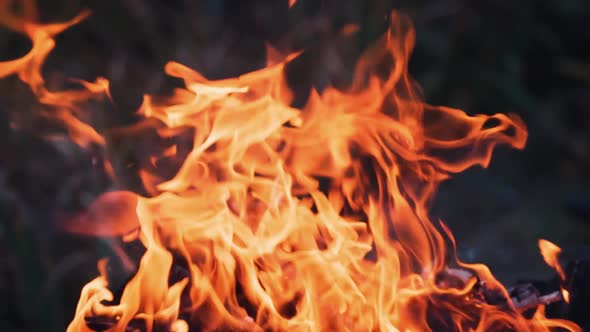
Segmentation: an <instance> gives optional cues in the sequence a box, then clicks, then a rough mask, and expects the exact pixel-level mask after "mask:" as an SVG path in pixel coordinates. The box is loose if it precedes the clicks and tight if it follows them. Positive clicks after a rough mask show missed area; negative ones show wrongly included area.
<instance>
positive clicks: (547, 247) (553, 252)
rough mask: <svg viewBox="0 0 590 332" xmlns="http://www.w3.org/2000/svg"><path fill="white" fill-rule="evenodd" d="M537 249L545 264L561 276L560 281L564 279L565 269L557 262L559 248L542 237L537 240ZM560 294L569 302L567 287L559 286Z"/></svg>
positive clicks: (559, 252)
mask: <svg viewBox="0 0 590 332" xmlns="http://www.w3.org/2000/svg"><path fill="white" fill-rule="evenodd" d="M539 250H540V251H541V255H542V256H543V259H544V260H545V263H547V265H549V266H551V267H552V268H553V269H554V270H555V271H556V272H557V274H558V275H559V278H561V281H566V275H565V271H564V270H563V267H562V266H561V263H560V262H559V255H560V254H561V248H560V247H558V246H557V245H555V244H553V243H552V242H549V241H547V240H544V239H540V240H539ZM561 296H562V297H563V300H564V301H565V302H566V303H569V302H570V293H569V291H568V290H567V289H565V288H561Z"/></svg>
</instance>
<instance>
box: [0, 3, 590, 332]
mask: <svg viewBox="0 0 590 332" xmlns="http://www.w3.org/2000/svg"><path fill="white" fill-rule="evenodd" d="M39 5H40V8H41V11H40V12H41V17H40V19H41V20H43V21H59V20H64V19H67V18H71V17H72V16H74V15H75V14H76V13H78V12H79V11H80V10H81V9H83V8H88V9H90V10H91V11H92V15H91V16H90V18H89V19H87V20H86V21H84V22H82V23H81V24H79V25H78V26H75V27H74V28H72V29H70V30H68V31H66V32H65V33H63V34H62V35H60V36H59V37H58V38H57V47H56V49H55V51H54V52H53V53H52V54H51V56H50V57H49V59H48V61H47V65H46V66H45V69H44V70H45V74H46V77H47V78H48V83H49V84H50V86H51V85H52V84H54V85H55V86H59V85H60V84H63V82H64V78H65V77H77V78H82V79H89V80H91V79H94V78H95V77H96V76H105V77H107V78H108V79H110V80H111V86H112V89H111V90H112V94H113V97H114V100H115V103H114V105H96V107H97V108H100V109H102V110H104V109H105V108H108V109H110V110H109V111H108V112H101V114H105V113H106V114H108V116H107V117H105V119H103V121H104V125H105V126H109V125H120V124H126V123H131V122H133V121H135V120H136V117H135V115H134V112H135V110H136V109H137V106H138V105H139V103H140V101H141V96H142V94H143V93H165V92H167V91H169V89H170V88H171V87H173V86H177V85H178V84H179V83H178V82H176V81H175V80H172V79H169V78H166V77H165V75H164V74H163V71H162V68H163V66H164V64H165V63H166V62H167V61H169V60H176V61H179V62H181V63H183V64H185V65H188V66H189V67H192V68H195V69H197V70H199V71H201V72H203V73H204V74H206V75H207V76H208V77H210V78H220V77H227V76H234V75H237V74H240V73H244V72H246V71H249V70H252V69H257V68H260V67H262V66H263V65H264V63H265V49H264V43H265V42H268V43H270V44H272V45H275V46H276V47H277V48H278V49H280V50H282V51H284V52H288V51H293V50H299V49H305V50H306V53H305V54H304V56H303V57H301V58H300V59H298V60H297V61H296V63H294V64H293V66H292V68H290V69H289V71H288V73H289V79H290V82H291V84H292V85H293V86H294V87H295V88H296V89H297V90H298V91H299V90H300V91H308V89H309V87H310V86H311V85H315V86H318V87H320V88H321V87H323V86H326V85H327V84H333V85H335V86H343V85H345V84H346V82H347V80H349V79H350V74H351V69H352V68H353V64H354V62H355V59H356V58H357V57H358V55H359V54H360V52H361V50H363V49H364V48H366V47H367V46H368V45H369V44H370V43H371V42H372V41H374V40H375V39H376V38H377V37H378V36H379V35H380V34H381V33H383V32H384V30H385V28H386V26H387V16H388V14H389V13H390V11H391V9H393V8H397V9H401V10H402V11H403V12H405V13H407V14H408V15H410V16H411V17H412V19H413V20H414V23H415V27H416V32H417V42H416V48H415V51H414V54H413V57H412V60H411V63H410V67H411V68H410V70H411V73H412V75H413V76H414V77H415V79H416V80H417V81H418V82H419V83H420V84H421V85H422V87H423V94H424V96H425V99H426V100H427V101H428V102H429V103H431V104H440V105H449V106H453V107H457V108H462V109H465V110H466V111H467V112H468V113H471V114H474V113H495V112H503V113H508V112H512V113H517V114H519V115H520V116H521V117H522V118H523V119H524V121H525V122H526V124H527V125H528V127H529V131H530V138H529V143H528V146H527V148H526V149H525V150H524V151H510V150H508V149H505V148H504V149H503V148H500V149H499V150H498V152H497V153H496V155H495V158H494V160H493V161H492V165H491V166H490V168H489V169H488V170H481V169H472V170H469V171H467V172H465V173H463V174H460V175H458V176H456V177H455V178H454V179H453V180H451V181H449V182H448V183H445V184H444V185H443V187H442V188H441V190H440V193H439V195H438V199H437V201H436V202H435V204H434V207H433V215H434V216H436V217H440V218H441V219H443V220H444V221H445V222H446V223H447V224H448V225H449V226H450V227H451V229H452V230H453V231H454V233H455V235H456V237H457V241H458V244H459V253H460V256H461V257H462V258H463V259H464V260H467V261H478V262H484V263H486V264H488V265H489V266H490V267H491V268H492V270H493V271H495V273H496V274H497V275H498V276H499V277H500V278H501V279H502V280H503V281H505V282H507V283H510V282H514V280H516V279H517V278H521V277H543V276H547V275H551V271H550V270H549V269H548V268H547V267H545V266H544V264H543V262H542V260H541V258H540V255H539V254H538V250H537V245H536V241H537V239H538V238H540V237H543V238H547V239H549V240H551V241H554V242H556V243H557V244H559V245H561V246H563V247H565V248H566V249H568V250H570V249H571V250H572V251H576V252H579V251H580V250H582V251H584V250H586V252H588V249H584V245H585V244H588V243H589V241H588V240H587V239H588V238H589V237H588V235H589V234H590V187H589V186H588V184H589V182H590V179H589V175H590V172H588V169H589V166H590V130H589V128H590V111H589V109H588V108H589V107H590V94H589V93H588V92H589V90H588V88H589V87H590V29H588V28H587V22H589V21H590V6H588V4H587V1H585V0H567V1H559V0H519V1H506V0H481V1H469V0H428V1H427V0H415V1H410V0H400V1H393V0H299V1H298V2H297V4H296V5H295V6H294V7H293V8H292V9H291V10H288V6H287V1H286V0H285V1H276V0H257V1H246V0H192V1H191V0H166V1H164V0H159V1H156V0H121V1H108V0H107V1H104V0H103V1H97V0H87V1H83V0H47V1H40V2H39ZM350 23H353V24H358V25H359V26H360V30H359V31H358V32H357V33H356V34H354V35H353V36H351V37H342V36H339V35H338V33H337V32H338V31H339V29H340V28H342V27H343V26H345V25H346V24H350ZM29 47H30V44H29V43H28V41H27V40H26V39H25V38H23V37H22V36H19V35H16V34H14V33H12V32H10V31H8V30H5V29H2V28H0V60H8V59H12V58H16V57H19V56H22V55H23V54H25V53H26V52H27V50H28V48H29ZM304 100H305V94H303V96H302V97H301V100H300V101H299V102H300V103H303V102H304ZM35 107H36V103H35V101H34V99H33V98H32V95H31V93H30V92H29V91H28V90H27V88H26V87H24V86H23V85H22V84H20V83H19V82H18V80H17V79H16V78H14V77H11V78H7V79H3V80H0V135H1V137H0V261H1V264H0V299H2V300H1V301H0V330H2V331H62V330H64V328H65V326H66V325H67V322H68V321H69V319H71V317H72V314H73V312H74V308H75V304H76V301H77V298H78V296H79V291H80V289H81V287H82V285H83V284H84V283H86V282H87V281H89V280H90V279H91V278H92V277H94V276H95V275H96V261H97V259H98V258H99V257H102V256H104V255H108V254H109V253H110V251H111V249H110V248H111V245H109V240H106V239H102V240H100V239H88V238H79V237H75V236H71V235H66V234H62V233H60V232H58V231H57V230H56V229H55V227H54V226H53V224H54V220H53V219H54V216H55V215H56V214H57V213H59V212H60V211H64V210H67V209H81V208H83V207H84V206H87V204H88V203H89V202H90V201H91V200H92V198H93V197H95V196H96V195H97V194H99V193H101V192H104V191H105V190H109V189H113V188H117V187H118V188H122V187H125V188H134V186H137V181H136V180H134V179H133V177H132V176H131V175H130V176H129V177H128V178H127V177H125V176H123V177H122V178H121V180H120V183H115V184H113V183H109V181H108V180H107V178H106V177H105V176H104V174H101V173H100V172H99V171H97V170H95V169H94V168H93V167H92V154H91V153H88V152H84V151H81V150H80V149H78V148H77V147H75V146H70V145H64V144H62V145H56V144H52V143H48V142H46V141H43V140H42V139H39V138H36V137H34V136H32V135H30V134H28V133H27V132H22V131H15V130H12V129H11V128H10V125H9V117H11V116H12V117H14V116H16V117H19V118H21V119H25V120H26V119H29V118H31V119H32V117H31V114H32V112H33V111H34V109H35ZM28 126H29V128H28V129H35V128H37V127H40V126H43V124H42V123H39V122H36V121H34V120H31V121H30V122H29V124H28ZM138 143H139V146H140V147H141V145H142V144H144V145H145V144H146V142H119V143H116V144H114V147H113V149H115V150H116V151H117V155H120V156H122V157H121V158H122V160H123V161H124V162H125V163H127V162H129V160H132V159H133V158H137V154H140V153H141V148H139V150H133V151H131V146H133V147H134V149H136V148H137V146H138ZM134 154H135V155H134ZM129 173H130V174H131V173H132V171H129ZM580 248H582V249H580Z"/></svg>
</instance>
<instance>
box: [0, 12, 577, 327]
mask: <svg viewBox="0 0 590 332" xmlns="http://www.w3.org/2000/svg"><path fill="white" fill-rule="evenodd" d="M11 2H12V1H0V8H3V9H8V8H9V6H8V5H6V4H7V3H11ZM293 4H294V1H290V5H293ZM0 12H1V13H3V14H2V16H0V23H1V24H3V25H5V26H7V27H9V28H12V29H14V30H16V31H20V32H23V33H24V34H26V35H27V36H29V38H31V40H32V41H33V48H32V50H31V51H30V52H29V54H27V55H26V56H24V57H23V58H21V59H18V60H14V61H9V62H0V76H6V75H10V74H17V75H19V78H20V79H21V80H22V81H23V82H24V83H26V84H28V85H29V86H30V87H31V89H32V91H33V92H34V93H35V94H36V96H37V97H38V98H39V101H40V103H41V104H42V105H44V106H45V109H46V111H45V113H44V115H45V116H47V117H49V118H52V119H56V120H58V121H60V123H62V125H63V126H64V128H66V129H67V130H68V131H69V134H70V137H71V138H72V140H74V141H75V142H76V143H78V144H80V145H81V146H88V145H89V144H94V145H98V146H104V145H105V144H106V140H105V139H104V135H103V134H101V133H99V131H97V130H95V129H94V128H93V127H92V125H91V124H90V123H88V122H86V121H85V120H84V119H85V118H86V117H85V115H86V112H87V111H85V110H84V108H83V107H82V105H83V103H84V102H85V101H86V100H88V99H89V98H105V97H107V98H108V96H109V92H108V82H107V81H106V80H104V79H98V80H96V82H93V83H89V82H83V83H82V84H81V89H80V90H75V91H59V92H52V91H49V90H48V89H47V88H46V87H45V85H44V81H43V78H42V76H41V70H40V69H41V65H42V64H43V61H44V59H45V58H46V56H47V55H48V54H49V52H50V51H51V49H52V48H53V46H54V40H53V36H54V35H55V34H57V33H59V32H61V31H63V30H64V29H66V28H67V27H69V26H70V25H72V24H74V23H76V22H77V21H79V20H80V19H81V18H82V17H83V16H79V17H77V18H76V19H74V20H72V21H71V22H68V23H65V24H57V25H37V24H33V23H28V22H30V18H29V17H18V16H14V15H12V16H9V15H8V14H6V13H8V11H4V10H2V11H0ZM413 45H414V30H413V28H412V25H411V23H410V21H409V19H408V18H406V17H404V16H402V15H399V14H397V13H394V14H393V15H392V18H391V27H390V29H389V30H388V31H387V33H386V34H385V35H384V36H383V37H382V38H381V40H380V41H378V42H377V43H376V44H375V45H374V46H373V47H371V48H370V49H369V50H368V51H367V52H366V53H365V54H364V55H363V57H362V58H361V59H360V61H359V63H358V66H357V68H356V74H355V80H354V82H353V83H352V85H351V87H350V89H349V90H347V91H340V90H337V89H335V88H331V87H330V88H327V89H325V90H324V91H323V92H321V93H320V92H318V91H316V90H313V91H312V92H311V94H310V97H309V101H308V103H307V105H306V107H304V108H303V109H298V108H294V107H292V106H291V100H292V93H291V90H290V89H289V87H288V86H287V84H286V80H285V77H284V74H283V69H284V68H285V66H286V65H288V64H289V62H290V61H292V60H293V59H294V58H295V57H297V56H298V54H291V55H288V56H286V57H284V58H283V59H280V60H277V59H274V58H273V59H270V60H271V61H269V65H268V66H267V67H265V68H263V69H260V70H258V71H254V72H251V73H248V74H245V75H243V76H240V77H236V78H230V79H225V80H216V81H212V80H208V79H206V78H205V77H203V76H202V75H201V74H200V73H198V72H196V71H194V70H192V69H190V68H187V67H185V66H183V65H181V64H179V63H175V62H171V63H168V64H167V65H166V67H165V71H166V73H167V74H168V75H171V76H174V77H178V78H181V79H183V80H184V82H185V88H184V89H177V90H176V91H175V93H174V94H173V95H172V96H171V97H169V98H165V99H163V100H162V98H156V97H154V96H150V95H146V96H145V98H144V101H143V104H142V106H141V108H140V110H139V114H140V115H141V116H143V117H145V118H146V119H151V120H154V121H155V122H156V123H157V125H154V128H156V130H157V131H158V133H159V134H160V135H161V136H162V137H175V136H176V135H180V133H181V132H182V131H183V130H184V129H186V128H192V129H194V130H193V133H194V136H193V138H192V142H193V146H192V150H191V151H190V152H189V153H188V154H187V155H183V154H181V153H179V150H178V149H177V146H174V147H171V148H169V149H167V150H165V151H164V152H163V153H160V154H156V155H154V156H150V157H156V159H150V160H151V161H152V163H151V164H149V165H146V166H145V167H144V168H142V169H141V171H140V172H141V177H142V179H144V181H145V182H146V187H147V188H148V189H150V192H152V193H153V197H141V196H138V195H135V194H133V193H130V192H114V193H107V194H104V195H103V196H101V197H100V198H99V199H98V200H97V201H96V202H95V204H93V205H92V206H91V207H90V209H89V211H88V212H87V213H85V214H83V215H80V216H77V217H75V218H71V219H68V220H67V221H65V222H64V227H65V228H67V229H68V230H70V231H73V232H78V233H83V234H92V235H96V236H121V237H124V238H125V239H126V240H130V239H129V238H127V236H128V233H129V232H131V231H133V230H134V229H139V232H138V233H137V234H136V237H137V238H138V239H139V241H141V243H142V244H143V246H144V247H145V249H146V251H145V254H144V255H143V257H142V258H141V261H140V262H139V264H138V266H137V271H136V273H135V275H134V276H133V278H132V279H131V280H130V281H129V282H128V283H127V285H126V286H125V288H124V291H123V293H122V294H121V295H120V297H119V296H117V297H116V296H115V294H113V293H112V292H111V290H110V289H109V279H108V275H107V273H106V272H105V271H106V268H105V264H107V263H108V262H106V261H104V260H103V261H101V262H100V263H99V270H100V271H101V275H100V276H99V277H97V278H96V279H94V280H93V281H91V282H89V283H88V284H87V285H86V286H85V287H84V288H83V289H82V292H81V295H80V299H79V302H78V307H77V309H76V313H75V316H74V319H73V320H72V322H71V324H70V326H69V327H68V331H89V330H90V327H89V326H88V320H89V319H92V317H107V318H108V319H109V321H110V324H112V326H111V327H110V329H109V331H124V330H125V329H126V327H128V326H129V325H130V324H133V323H137V322H142V324H143V326H144V327H145V330H147V331H154V330H171V331H188V330H189V328H191V329H197V330H207V331H212V330H231V331H237V330H247V331H250V330H252V331H262V330H279V331H400V330H402V331H431V330H437V329H440V328H441V327H440V326H438V327H437V325H432V324H435V323H433V320H436V319H439V320H440V324H442V325H441V326H443V327H444V328H445V329H448V330H457V331H500V330H502V331H505V330H518V331H547V330H550V329H551V328H553V327H563V328H566V329H568V330H570V331H579V328H578V327H577V326H575V325H574V324H573V323H569V322H563V321H558V320H551V319H547V318H545V315H544V313H543V312H541V311H538V312H537V314H536V315H535V316H534V317H533V318H530V319H527V318H525V317H524V316H522V315H521V314H520V313H519V312H517V311H516V310H515V309H513V308H511V307H510V306H495V305H490V304H486V303H485V302H482V301H478V300H477V299H475V298H474V297H473V296H472V290H473V288H474V285H475V283H476V280H475V278H472V279H470V280H469V281H467V282H464V283H462V284H461V285H459V286H444V287H443V286H441V284H440V283H438V282H437V278H438V277H439V275H440V274H441V273H443V272H444V271H445V268H446V267H447V266H448V265H452V264H458V265H461V266H463V267H465V268H467V269H469V270H472V271H476V272H477V274H478V276H479V277H480V278H481V279H483V280H484V281H485V282H486V284H487V285H488V287H489V288H490V289H495V290H497V291H498V292H500V293H502V294H505V295H506V290H505V289H504V288H503V287H502V285H501V284H500V283H499V282H498V281H496V280H495V279H494V277H493V276H492V274H491V272H490V271H489V269H488V268H487V267H486V266H485V265H481V264H472V265H467V264H463V263H461V262H458V261H456V260H455V259H454V258H452V257H454V256H455V253H454V242H453V241H454V240H453V239H452V236H451V234H450V231H449V230H448V229H447V228H446V226H444V225H442V226H441V227H439V226H438V225H437V224H434V223H432V222H431V220H430V219H429V217H428V205H429V202H430V201H431V200H432V198H433V195H434V192H435V191H436V189H437V186H438V184H439V183H440V182H441V181H443V180H446V179H448V178H449V177H450V175H451V174H452V173H457V172H461V171H463V170H465V169H467V168H469V167H472V166H475V165H480V166H483V167H486V166H487V165H488V164H489V162H490V159H491V155H492V151H493V149H494V147H495V146H496V145H497V144H506V145H509V146H512V147H515V148H519V149H521V148H523V147H524V145H525V142H526V139H527V132H526V129H525V126H524V124H523V123H522V121H521V120H520V119H519V118H518V117H516V116H514V115H503V114H496V115H493V116H487V115H475V116H469V115H467V114H465V113H464V112H463V111H460V110H457V109H453V108H448V107H436V106H431V105H428V104H426V103H424V102H422V101H421V99H420V96H419V93H418V88H417V86H416V84H415V83H414V82H413V81H412V80H411V78H410V77H409V76H408V71H407V64H408V59H409V56H410V53H411V50H412V48H413ZM273 54H274V56H273V57H276V56H277V53H276V52H273ZM383 69H386V70H385V72H383ZM150 123H154V122H145V123H143V124H142V126H143V125H147V126H149V125H150ZM137 128H138V127H132V128H126V129H122V130H119V132H120V133H123V134H125V133H133V132H135V131H136V130H137ZM181 157H182V158H184V159H183V162H182V166H181V167H180V169H179V170H178V172H177V173H176V175H175V176H174V177H172V178H166V177H165V176H164V175H162V174H161V173H159V170H158V168H157V167H155V166H154V163H156V162H157V160H158V158H172V159H174V158H181ZM156 166H157V165H156ZM441 228H442V229H441ZM131 240H132V239H131ZM449 241H450V242H451V246H450V247H451V250H449V243H448V242H449ZM449 257H450V258H449ZM174 269H181V270H182V273H180V276H178V275H176V274H173V270H174ZM507 298H509V297H507Z"/></svg>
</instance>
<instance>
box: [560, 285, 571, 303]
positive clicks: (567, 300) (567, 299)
mask: <svg viewBox="0 0 590 332" xmlns="http://www.w3.org/2000/svg"><path fill="white" fill-rule="evenodd" d="M561 295H562V296H563V300H564V301H565V303H570V292H568V291H567V290H565V289H563V288H562V289H561Z"/></svg>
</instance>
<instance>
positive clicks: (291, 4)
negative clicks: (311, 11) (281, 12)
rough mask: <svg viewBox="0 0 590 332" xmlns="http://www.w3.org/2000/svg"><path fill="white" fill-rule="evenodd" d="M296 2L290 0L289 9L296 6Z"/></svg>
mask: <svg viewBox="0 0 590 332" xmlns="http://www.w3.org/2000/svg"><path fill="white" fill-rule="evenodd" d="M296 2H297V0H289V8H291V7H293V6H295V3H296Z"/></svg>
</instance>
